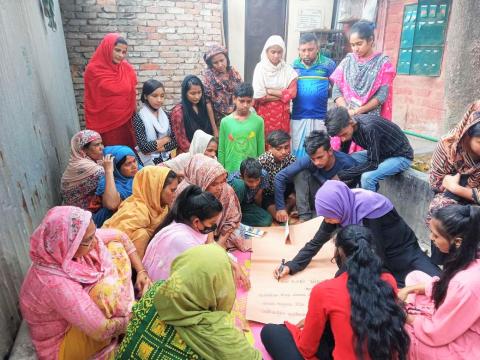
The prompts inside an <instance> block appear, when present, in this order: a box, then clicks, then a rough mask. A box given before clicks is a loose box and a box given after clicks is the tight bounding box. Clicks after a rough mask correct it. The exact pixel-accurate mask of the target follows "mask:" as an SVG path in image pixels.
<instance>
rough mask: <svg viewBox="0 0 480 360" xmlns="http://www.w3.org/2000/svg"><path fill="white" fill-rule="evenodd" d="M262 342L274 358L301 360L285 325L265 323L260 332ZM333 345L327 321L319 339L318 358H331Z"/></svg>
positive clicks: (329, 359) (327, 359) (275, 359)
mask: <svg viewBox="0 0 480 360" xmlns="http://www.w3.org/2000/svg"><path fill="white" fill-rule="evenodd" d="M260 337H261V338H262V343H263V345H264V346H265V349H267V351H268V353H269V354H270V356H271V357H272V358H273V359H274V360H303V356H302V355H301V354H300V352H299V351H298V349H297V346H296V344H295V341H294V340H293V337H292V334H290V331H288V329H287V327H286V326H285V325H276V324H267V325H265V326H264V327H263V329H262V332H261V333H260ZM333 347H334V340H333V334H332V331H331V329H330V324H329V323H327V324H326V326H325V330H324V332H323V335H322V338H321V339H320V345H319V347H318V351H317V354H316V356H317V358H319V359H320V360H332V359H333V357H332V352H333Z"/></svg>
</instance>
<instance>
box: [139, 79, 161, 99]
mask: <svg viewBox="0 0 480 360" xmlns="http://www.w3.org/2000/svg"><path fill="white" fill-rule="evenodd" d="M158 88H162V89H164V90H165V87H164V86H163V84H162V83H161V82H160V81H158V80H155V79H149V80H147V81H145V82H144V83H143V87H142V95H141V96H140V101H141V102H142V103H144V104H147V105H149V104H148V100H147V96H148V95H150V94H151V93H153V92H154V91H155V90H157V89H158Z"/></svg>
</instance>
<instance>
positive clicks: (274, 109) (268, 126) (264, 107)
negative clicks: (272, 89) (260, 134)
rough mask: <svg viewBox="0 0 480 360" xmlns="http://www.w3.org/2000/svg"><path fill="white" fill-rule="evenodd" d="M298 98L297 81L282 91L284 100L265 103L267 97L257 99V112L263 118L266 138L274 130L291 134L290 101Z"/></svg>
mask: <svg viewBox="0 0 480 360" xmlns="http://www.w3.org/2000/svg"><path fill="white" fill-rule="evenodd" d="M295 96H297V80H296V79H295V80H293V81H292V82H291V83H290V85H289V86H288V88H286V89H284V90H283V91H282V98H281V99H280V100H276V101H265V97H263V98H260V99H255V110H256V111H257V114H258V115H260V116H261V117H262V118H263V121H264V124H265V138H266V137H267V135H268V134H270V133H271V132H272V131H274V130H283V131H285V132H286V133H287V134H290V101H291V100H292V99H294V98H295Z"/></svg>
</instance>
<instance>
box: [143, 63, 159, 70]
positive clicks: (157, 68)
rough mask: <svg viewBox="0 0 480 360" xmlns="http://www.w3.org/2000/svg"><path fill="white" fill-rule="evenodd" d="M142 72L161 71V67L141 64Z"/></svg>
mask: <svg viewBox="0 0 480 360" xmlns="http://www.w3.org/2000/svg"><path fill="white" fill-rule="evenodd" d="M140 70H160V66H159V65H157V64H141V65H140Z"/></svg>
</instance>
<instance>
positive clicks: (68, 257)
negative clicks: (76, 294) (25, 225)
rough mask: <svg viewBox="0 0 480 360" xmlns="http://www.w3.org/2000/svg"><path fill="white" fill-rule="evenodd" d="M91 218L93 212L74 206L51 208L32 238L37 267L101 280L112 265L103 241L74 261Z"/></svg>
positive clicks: (75, 277) (85, 279) (81, 278)
mask: <svg viewBox="0 0 480 360" xmlns="http://www.w3.org/2000/svg"><path fill="white" fill-rule="evenodd" d="M91 218H92V214H91V213H90V212H88V211H85V210H82V209H80V208H77V207H74V206H57V207H54V208H52V209H50V210H49V211H48V213H47V215H45V218H44V219H43V221H42V223H41V224H40V225H39V226H38V227H37V228H36V229H35V231H34V232H33V234H32V236H31V237H30V258H31V259H32V263H33V266H35V267H37V268H39V269H41V270H44V271H47V272H49V273H51V274H55V275H59V276H64V277H66V278H69V279H71V280H75V281H78V282H80V283H82V284H93V283H95V282H97V281H98V280H100V278H101V277H102V276H103V274H104V272H105V269H107V268H109V267H111V258H110V257H109V256H108V254H107V253H106V251H107V250H106V248H105V246H104V244H103V242H102V241H96V245H95V247H93V248H92V249H91V250H90V252H89V253H88V254H87V255H85V256H82V257H80V258H77V259H75V260H73V257H74V255H75V253H76V252H77V250H78V248H79V246H80V243H81V242H82V239H83V237H84V236H85V232H86V231H87V227H88V226H89V224H90V220H91ZM92 246H93V245H92Z"/></svg>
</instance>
